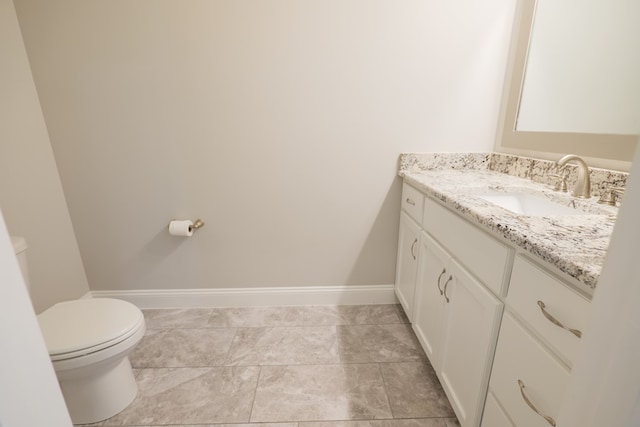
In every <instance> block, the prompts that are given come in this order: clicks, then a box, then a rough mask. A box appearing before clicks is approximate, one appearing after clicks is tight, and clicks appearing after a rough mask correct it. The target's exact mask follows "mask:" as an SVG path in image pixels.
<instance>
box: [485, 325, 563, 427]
mask: <svg viewBox="0 0 640 427" xmlns="http://www.w3.org/2000/svg"><path fill="white" fill-rule="evenodd" d="M568 380H569V371H568V370H567V369H566V368H565V367H564V366H563V365H562V364H561V363H560V362H559V361H558V360H556V359H555V358H554V357H553V356H552V355H551V354H550V353H549V352H548V351H547V350H546V349H545V348H544V347H542V345H541V344H540V343H538V341H536V339H535V338H533V337H532V336H531V335H530V334H529V333H528V332H527V331H526V330H525V329H524V328H523V327H522V326H521V325H520V324H519V323H518V321H517V320H515V318H514V317H513V316H511V314H509V313H506V314H505V315H504V316H503V319H502V327H501V329H500V337H499V339H498V348H497V350H496V357H495V359H494V363H493V371H492V373H491V381H490V383H489V387H490V389H491V392H492V393H493V394H494V395H495V397H496V398H497V400H498V401H499V402H500V403H501V404H502V407H503V408H504V410H505V411H506V412H507V414H508V416H509V418H510V419H511V420H512V421H513V423H514V424H515V425H517V426H527V427H549V425H550V423H549V422H547V420H545V419H544V418H543V417H542V416H541V415H539V414H537V413H536V412H535V411H534V410H533V409H532V408H531V407H530V406H529V405H528V404H527V402H526V401H525V397H526V399H529V401H530V402H531V404H532V405H533V406H535V407H536V408H537V410H538V411H539V412H540V413H542V414H544V415H546V416H549V417H551V418H553V419H554V420H555V419H557V417H558V413H559V411H560V408H561V407H562V403H563V400H564V393H565V388H566V385H567V381H568ZM519 381H521V383H522V384H523V385H524V389H521V386H520V384H519Z"/></svg>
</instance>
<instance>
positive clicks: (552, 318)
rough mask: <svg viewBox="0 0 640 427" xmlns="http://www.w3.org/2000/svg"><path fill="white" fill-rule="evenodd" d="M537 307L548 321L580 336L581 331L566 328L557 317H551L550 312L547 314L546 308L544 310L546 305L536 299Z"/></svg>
mask: <svg viewBox="0 0 640 427" xmlns="http://www.w3.org/2000/svg"><path fill="white" fill-rule="evenodd" d="M538 307H540V310H542V314H544V317H546V318H547V320H549V322H551V323H553V324H554V325H556V326H559V327H561V328H562V329H566V330H567V331H569V332H571V333H572V334H573V335H575V336H577V337H578V338H582V332H581V331H579V330H578V329H571V328H567V327H566V326H564V325H563V324H562V323H560V321H559V320H558V319H556V318H555V317H553V316H552V315H551V314H549V312H548V311H547V310H545V307H546V306H545V305H544V303H543V302H542V301H540V300H538Z"/></svg>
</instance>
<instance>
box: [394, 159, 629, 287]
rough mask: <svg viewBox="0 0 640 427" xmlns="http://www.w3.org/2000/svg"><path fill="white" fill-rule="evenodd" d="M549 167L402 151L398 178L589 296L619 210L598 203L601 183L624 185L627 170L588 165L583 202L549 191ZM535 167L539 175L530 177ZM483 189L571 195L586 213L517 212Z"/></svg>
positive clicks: (560, 199)
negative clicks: (588, 189)
mask: <svg viewBox="0 0 640 427" xmlns="http://www.w3.org/2000/svg"><path fill="white" fill-rule="evenodd" d="M553 167H554V164H553V163H552V162H548V161H539V160H533V159H527V158H521V157H515V156H506V155H500V154H486V153H482V154H403V155H402V156H401V157H400V168H399V175H400V176H401V177H403V178H404V179H405V180H406V181H407V182H408V183H409V184H411V185H412V186H414V187H415V188H417V189H419V190H421V191H422V192H423V193H425V194H427V195H429V196H431V197H433V198H435V199H437V200H440V201H441V202H442V203H444V204H445V205H446V206H448V207H450V208H452V209H454V210H455V211H457V212H458V213H459V214H460V215H462V216H463V217H465V218H467V219H468V220H469V221H471V222H472V223H475V224H477V225H479V226H480V227H481V228H483V229H485V231H489V232H490V233H492V234H494V235H497V236H500V237H503V238H504V239H506V240H507V241H509V242H511V243H513V244H514V245H515V246H517V247H519V248H521V249H523V250H524V251H526V252H528V253H530V254H531V255H533V256H534V257H537V258H539V259H541V260H544V261H546V262H548V263H550V264H552V265H554V266H555V267H556V268H558V269H559V270H560V271H562V272H564V273H567V274H568V275H569V276H571V277H573V278H575V279H577V281H578V282H579V283H580V284H583V285H584V286H586V287H587V288H586V289H584V291H585V292H587V293H591V292H592V291H593V289H594V288H595V287H596V283H597V280H598V276H599V275H600V271H601V269H602V265H603V263H604V258H605V254H606V251H607V248H608V246H609V239H610V237H611V232H612V231H613V226H614V224H615V220H616V216H617V210H618V209H617V208H615V207H610V206H604V205H600V204H597V200H598V197H597V196H599V192H600V191H601V189H602V188H604V187H605V186H606V185H612V184H613V185H616V186H623V185H624V183H625V181H626V176H627V174H625V173H618V172H611V171H603V170H592V171H591V176H592V186H593V188H594V191H593V193H594V196H595V197H592V198H591V199H586V200H585V199H575V198H573V197H571V196H570V194H567V193H560V192H556V191H553V190H552V189H551V187H550V185H548V184H547V183H544V181H545V180H547V179H549V178H548V177H547V176H546V175H547V174H548V172H549V170H550V169H552V168H553ZM497 170H500V171H497ZM536 171H538V172H539V175H538V179H535V178H534V176H535V174H536ZM572 173H573V172H572ZM523 175H525V176H526V175H529V177H528V178H524V177H522V176H523ZM594 178H595V179H594ZM571 188H573V184H572V182H571V179H570V183H569V189H571ZM488 191H490V192H509V191H517V192H525V193H530V194H534V195H538V196H542V197H545V198H548V199H551V200H554V201H556V202H558V203H560V204H563V205H565V206H566V205H568V204H569V203H572V200H573V201H574V202H573V203H575V205H576V208H577V209H578V210H580V211H582V212H583V213H584V214H581V215H566V216H561V215H558V216H525V215H519V214H516V213H513V212H511V211H509V210H507V209H504V208H501V207H499V206H496V205H494V204H492V203H490V202H487V201H485V200H484V199H481V198H479V197H478V195H480V194H482V193H487V192H488Z"/></svg>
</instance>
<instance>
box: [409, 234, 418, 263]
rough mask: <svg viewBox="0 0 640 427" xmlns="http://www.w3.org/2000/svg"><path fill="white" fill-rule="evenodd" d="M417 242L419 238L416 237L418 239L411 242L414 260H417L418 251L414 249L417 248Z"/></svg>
mask: <svg viewBox="0 0 640 427" xmlns="http://www.w3.org/2000/svg"><path fill="white" fill-rule="evenodd" d="M416 243H418V238H417V237H416V239H415V240H414V241H413V243H412V244H411V256H412V257H413V260H414V261H415V260H416V253H415V252H414V251H413V250H414V249H415V248H416Z"/></svg>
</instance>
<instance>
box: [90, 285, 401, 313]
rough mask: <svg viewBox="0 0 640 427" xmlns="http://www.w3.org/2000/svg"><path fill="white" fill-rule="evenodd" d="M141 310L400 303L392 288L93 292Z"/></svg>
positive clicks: (98, 296) (306, 287)
mask: <svg viewBox="0 0 640 427" xmlns="http://www.w3.org/2000/svg"><path fill="white" fill-rule="evenodd" d="M86 297H89V298H118V299H122V300H125V301H129V302H131V303H133V304H135V305H136V306H138V307H140V308H170V307H172V308H182V307H185V308H187V307H261V306H292V305H367V304H397V303H398V300H397V299H396V296H395V292H394V286H393V285H366V286H364V285H363V286H356V285H354V286H297V287H271V288H221V289H157V290H137V291H91V292H89V294H88V295H86Z"/></svg>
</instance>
